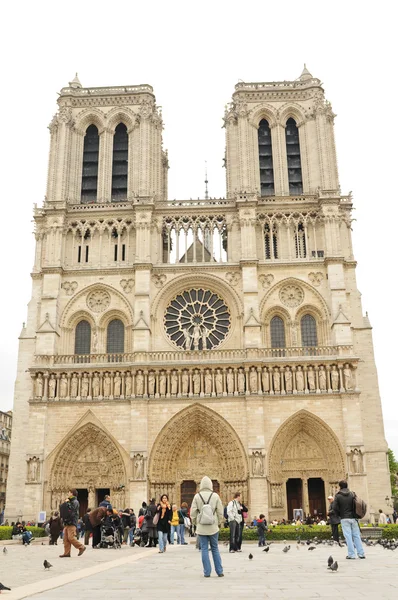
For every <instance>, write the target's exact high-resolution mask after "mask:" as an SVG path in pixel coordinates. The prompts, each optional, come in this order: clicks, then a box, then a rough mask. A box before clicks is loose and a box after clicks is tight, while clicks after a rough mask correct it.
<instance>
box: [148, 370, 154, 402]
mask: <svg viewBox="0 0 398 600" xmlns="http://www.w3.org/2000/svg"><path fill="white" fill-rule="evenodd" d="M155 381H156V379H155V373H154V372H153V371H149V373H148V394H149V396H154V395H155Z"/></svg>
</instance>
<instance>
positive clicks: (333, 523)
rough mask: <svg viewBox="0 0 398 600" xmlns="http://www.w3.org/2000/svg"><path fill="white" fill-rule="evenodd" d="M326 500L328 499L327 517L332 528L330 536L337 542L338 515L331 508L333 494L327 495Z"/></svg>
mask: <svg viewBox="0 0 398 600" xmlns="http://www.w3.org/2000/svg"><path fill="white" fill-rule="evenodd" d="M328 500H329V510H328V517H329V524H330V527H331V528H332V538H333V539H334V541H335V542H338V541H339V524H340V517H339V516H338V515H336V512H335V511H334V509H333V500H334V496H328Z"/></svg>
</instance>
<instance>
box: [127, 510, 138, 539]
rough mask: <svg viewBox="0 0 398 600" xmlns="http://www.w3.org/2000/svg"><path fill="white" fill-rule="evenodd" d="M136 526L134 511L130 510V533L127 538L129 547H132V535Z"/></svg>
mask: <svg viewBox="0 0 398 600" xmlns="http://www.w3.org/2000/svg"><path fill="white" fill-rule="evenodd" d="M136 526H137V517H136V516H135V514H134V509H133V508H130V531H129V537H128V543H129V545H130V546H134V533H135V528H136Z"/></svg>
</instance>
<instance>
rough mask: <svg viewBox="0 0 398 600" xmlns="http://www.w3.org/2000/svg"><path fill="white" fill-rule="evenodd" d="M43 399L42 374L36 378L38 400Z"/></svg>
mask: <svg viewBox="0 0 398 600" xmlns="http://www.w3.org/2000/svg"><path fill="white" fill-rule="evenodd" d="M42 397H43V377H42V375H41V373H39V374H38V376H37V378H36V398H42Z"/></svg>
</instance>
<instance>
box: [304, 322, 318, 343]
mask: <svg viewBox="0 0 398 600" xmlns="http://www.w3.org/2000/svg"><path fill="white" fill-rule="evenodd" d="M301 345H302V346H307V347H308V346H310V347H314V346H317V345H318V336H317V331H316V321H315V319H314V317H313V316H312V315H304V316H303V318H302V319H301Z"/></svg>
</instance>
